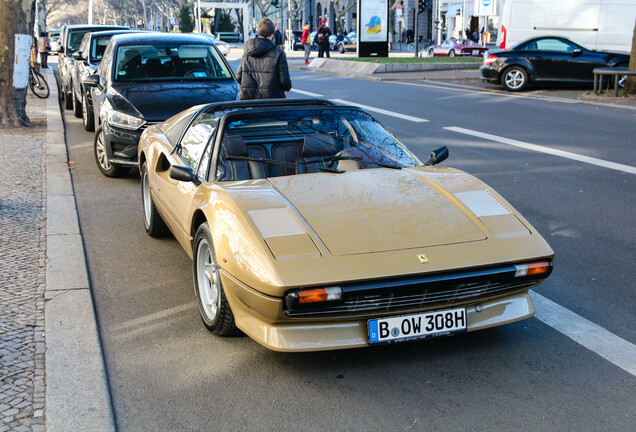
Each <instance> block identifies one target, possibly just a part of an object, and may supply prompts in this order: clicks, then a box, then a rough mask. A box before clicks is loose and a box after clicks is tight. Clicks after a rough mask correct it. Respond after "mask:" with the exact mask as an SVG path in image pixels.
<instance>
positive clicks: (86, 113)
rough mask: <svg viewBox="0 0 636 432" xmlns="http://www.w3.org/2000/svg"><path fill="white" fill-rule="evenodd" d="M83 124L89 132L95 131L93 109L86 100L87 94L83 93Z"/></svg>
mask: <svg viewBox="0 0 636 432" xmlns="http://www.w3.org/2000/svg"><path fill="white" fill-rule="evenodd" d="M82 124H83V125H84V129H86V130H87V131H88V132H93V131H94V130H95V117H93V107H92V106H90V105H89V103H88V100H87V99H86V93H84V92H82Z"/></svg>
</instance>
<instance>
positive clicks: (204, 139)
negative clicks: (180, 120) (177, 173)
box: [178, 113, 219, 170]
mask: <svg viewBox="0 0 636 432" xmlns="http://www.w3.org/2000/svg"><path fill="white" fill-rule="evenodd" d="M218 122H219V118H218V117H217V116H215V115H214V114H211V113H202V114H201V115H199V117H197V118H196V119H195V120H194V122H192V125H191V126H190V128H188V130H187V131H186V133H185V134H184V135H183V138H182V139H181V146H180V147H179V151H178V154H179V156H181V159H183V161H184V162H185V163H186V164H188V166H189V167H190V168H192V169H194V170H196V169H197V168H198V166H199V162H200V161H201V158H202V156H203V152H204V150H205V147H206V145H207V144H208V142H209V141H210V138H211V137H212V136H214V133H215V132H216V127H217V125H218Z"/></svg>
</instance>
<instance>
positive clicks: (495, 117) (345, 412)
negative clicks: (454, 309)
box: [65, 72, 636, 431]
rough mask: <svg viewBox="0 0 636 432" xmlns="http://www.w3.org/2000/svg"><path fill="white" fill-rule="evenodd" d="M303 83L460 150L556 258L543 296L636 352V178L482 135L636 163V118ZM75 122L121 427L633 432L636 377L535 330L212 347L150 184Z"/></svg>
mask: <svg viewBox="0 0 636 432" xmlns="http://www.w3.org/2000/svg"><path fill="white" fill-rule="evenodd" d="M292 78H293V82H294V87H295V88H297V89H300V90H303V91H305V92H311V93H316V94H320V95H324V96H325V97H328V98H337V99H343V100H347V101H350V102H356V103H360V104H364V105H368V106H370V107H375V108H383V109H385V110H389V111H391V112H394V113H397V116H390V115H386V114H378V113H374V115H375V116H376V117H377V118H378V119H379V120H381V121H382V122H383V123H384V124H385V125H386V126H387V127H388V128H389V129H390V130H392V131H393V132H394V133H395V134H396V135H397V136H398V137H400V138H401V139H402V140H403V141H404V142H405V143H407V144H408V146H409V147H410V148H411V149H412V150H413V151H414V152H415V153H416V154H417V155H418V156H419V157H420V158H422V159H426V158H427V156H428V154H429V152H430V150H432V149H433V148H435V147H437V146H439V145H442V144H444V145H447V146H448V147H449V148H450V152H451V156H450V159H449V160H448V161H447V162H445V163H444V164H445V165H448V166H454V167H457V168H460V169H463V170H466V171H468V172H470V173H472V174H475V175H477V176H478V177H479V178H481V179H482V180H484V181H485V182H486V183H488V184H490V185H491V186H492V187H494V188H495V189H496V190H497V191H498V192H500V193H501V194H502V195H503V196H504V197H505V198H506V199H507V200H509V201H510V202H511V203H512V204H513V205H514V206H515V207H516V208H518V209H519V210H520V211H521V212H522V214H524V216H525V217H526V218H528V219H529V220H530V222H531V223H532V224H533V225H534V226H535V227H536V228H537V229H538V230H539V231H540V232H541V233H542V234H543V236H544V237H545V238H546V239H547V240H548V242H549V243H550V244H551V246H552V247H553V249H554V250H555V252H556V263H555V270H554V273H553V275H552V276H551V277H550V279H548V280H547V281H546V282H545V283H544V284H543V285H541V286H539V287H537V288H536V290H535V291H536V292H537V293H539V294H541V295H543V296H544V297H546V298H548V299H550V300H552V301H554V302H556V303H557V304H559V305H561V306H562V307H564V308H566V309H568V310H570V311H573V312H575V313H576V314H578V315H580V316H581V317H584V318H586V319H588V320H589V321H591V322H592V323H594V324H595V325H598V326H600V327H602V328H603V329H606V330H608V331H609V332H611V333H613V334H614V335H617V336H619V337H621V338H623V339H624V340H625V341H627V342H626V343H631V344H634V343H636V325H635V324H634V318H636V307H635V306H634V305H635V304H636V298H635V297H636V294H635V293H636V290H635V288H636V287H635V286H634V285H635V284H634V278H633V277H632V275H633V269H634V265H633V259H634V256H636V246H635V245H636V229H635V227H634V223H633V216H634V209H635V208H636V179H635V178H634V175H633V174H628V173H624V172H621V171H617V170H614V169H611V168H606V167H603V166H598V165H594V164H591V163H587V162H579V161H575V160H572V159H568V158H564V157H561V156H557V155H554V154H547V153H542V152H537V151H534V150H528V149H525V148H519V147H515V146H512V145H510V144H505V143H502V142H498V141H497V140H495V139H492V137H490V138H488V139H486V138H483V137H481V138H480V137H477V136H475V135H474V132H481V133H487V134H490V135H493V136H495V138H497V137H502V138H507V139H512V140H517V141H521V142H523V143H529V144H536V145H540V146H544V147H547V148H550V149H557V150H563V151H567V152H572V153H576V154H578V155H584V156H589V157H590V158H595V159H600V160H604V161H610V162H615V163H619V164H626V165H631V166H635V165H636V159H635V158H634V150H633V149H634V145H635V144H636V142H635V140H636V138H635V137H636V134H635V131H636V127H635V125H636V122H635V120H636V111H634V110H628V109H617V108H611V107H602V106H596V105H588V104H572V103H561V102H554V101H546V100H537V99H534V98H532V97H511V96H508V95H499V94H492V93H480V92H477V91H467V90H463V89H458V88H452V87H449V86H440V85H437V84H431V83H426V84H425V85H408V84H398V83H389V82H373V81H362V80H355V79H345V78H335V77H332V76H326V75H319V74H311V73H306V72H294V73H293V74H292ZM290 96H291V97H300V96H302V95H300V94H298V93H292V94H290ZM527 96H531V93H530V94H527ZM303 97H304V96H303ZM399 114H407V115H410V116H414V117H418V118H421V119H426V120H429V121H427V122H413V121H410V120H406V119H404V118H400V116H399ZM65 125H66V134H67V143H68V147H69V151H70V158H71V160H72V161H73V162H74V164H73V167H74V169H73V182H74V188H75V192H76V196H77V205H78V210H79V218H80V225H81V230H82V234H83V236H84V241H85V248H86V253H87V258H88V266H89V271H90V278H91V283H92V287H93V290H94V295H95V302H96V306H97V312H98V318H99V325H100V330H101V336H102V340H103V346H104V352H105V357H106V366H107V370H108V376H109V381H110V385H111V391H112V397H113V402H114V410H115V415H116V421H117V425H118V427H119V429H120V430H135V431H136V430H255V431H256V430H257V431H265V430H267V431H297V430H316V431H325V430H347V431H371V430H377V431H402V430H409V431H418V430H422V431H424V430H444V431H445V430H452V431H458V430H467V431H468V430H470V431H477V430H488V431H492V430H528V431H542V430H545V431H554V430H615V431H629V430H636V377H635V376H634V375H632V374H630V373H628V372H626V371H625V370H623V369H621V368H619V367H617V366H616V365H615V364H613V363H611V362H609V361H607V360H605V359H604V358H603V357H601V356H600V355H599V354H598V353H596V352H594V351H591V350H589V349H587V348H585V347H583V346H582V345H580V344H579V343H577V342H575V341H574V340H572V339H571V338H569V337H568V336H566V335H564V334H562V333H560V332H558V331H557V330H555V329H554V328H552V327H550V326H548V325H546V324H544V323H543V322H542V321H540V320H538V319H537V318H530V319H528V320H525V321H522V322H519V323H515V324H511V325H508V326H504V327H499V328H496V329H491V330H487V331H482V332H476V333H470V334H463V335H458V336H454V337H450V338H441V339H435V340H427V341H424V342H418V343H408V344H401V345H393V346H384V347H374V348H370V349H358V350H345V351H332V352H322V353H304V354H282V353H276V352H272V351H268V350H267V349H265V348H263V347H261V346H260V345H258V344H257V343H255V342H253V341H252V340H250V339H249V338H247V337H239V338H230V339H220V338H217V337H215V336H213V335H211V334H210V333H208V332H207V331H206V330H205V328H204V327H203V325H202V323H201V321H200V319H199V316H198V312H197V310H196V305H195V303H194V292H193V288H192V276H191V265H192V264H191V261H190V260H189V258H188V257H187V256H186V254H185V253H184V252H183V251H182V249H181V247H180V246H179V245H178V244H177V242H176V241H175V240H174V239H173V238H167V239H162V240H156V239H152V238H150V237H148V236H147V235H146V233H145V231H144V228H143V222H142V207H141V198H140V182H139V176H138V175H137V174H135V173H131V174H130V175H129V176H128V177H127V178H122V179H109V178H106V177H104V176H102V175H101V174H100V172H99V171H98V169H97V167H96V165H95V161H94V157H93V151H92V147H93V134H91V133H88V132H85V131H84V130H83V128H82V126H81V121H80V120H79V119H76V118H74V117H73V114H72V112H71V111H65ZM448 127H455V128H463V129H464V132H466V133H460V132H458V130H457V129H445V128H448ZM467 133H471V134H467ZM499 141H501V140H499Z"/></svg>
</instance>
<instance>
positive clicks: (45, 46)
mask: <svg viewBox="0 0 636 432" xmlns="http://www.w3.org/2000/svg"><path fill="white" fill-rule="evenodd" d="M49 51H51V43H50V42H49V37H48V36H47V34H46V32H40V37H39V38H38V52H39V53H40V64H41V65H42V67H43V68H44V69H48V67H49V66H48V60H49Z"/></svg>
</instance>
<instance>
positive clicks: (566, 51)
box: [480, 36, 629, 92]
mask: <svg viewBox="0 0 636 432" xmlns="http://www.w3.org/2000/svg"><path fill="white" fill-rule="evenodd" d="M628 63H629V54H619V53H610V52H603V51H592V50H589V49H587V48H584V47H582V46H580V45H578V44H575V43H574V42H572V41H570V40H568V39H565V38H562V37H556V36H546V37H538V38H534V39H530V40H527V41H525V42H522V43H520V44H518V45H516V46H514V47H512V48H511V49H509V50H494V51H489V52H487V53H486V54H484V63H483V65H482V66H481V67H480V72H481V78H482V79H483V80H484V81H486V82H492V83H496V84H501V85H503V86H504V88H505V89H506V90H509V91H513V92H514V91H521V90H524V89H525V88H526V87H527V86H529V85H532V84H538V83H542V82H545V83H547V82H558V83H575V84H583V83H593V82H594V74H593V72H592V71H593V70H594V69H595V68H598V67H617V66H618V67H620V66H627V64H628Z"/></svg>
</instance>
